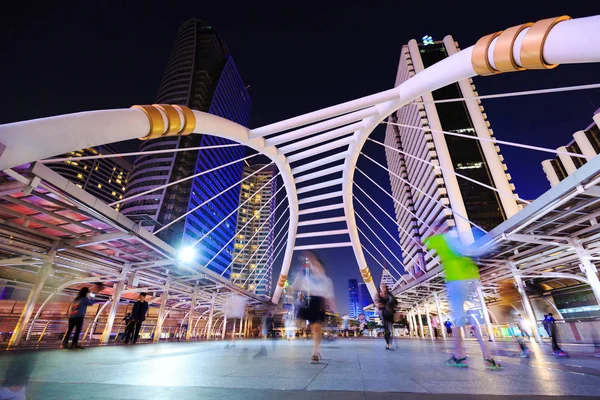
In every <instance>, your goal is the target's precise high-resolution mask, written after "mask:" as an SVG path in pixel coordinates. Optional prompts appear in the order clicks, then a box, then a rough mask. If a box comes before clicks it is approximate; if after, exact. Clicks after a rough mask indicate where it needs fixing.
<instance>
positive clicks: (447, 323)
mask: <svg viewBox="0 0 600 400" xmlns="http://www.w3.org/2000/svg"><path fill="white" fill-rule="evenodd" d="M444 326H445V327H446V335H448V337H452V322H450V318H446V321H445V322H444Z"/></svg>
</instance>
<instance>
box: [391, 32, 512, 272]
mask: <svg viewBox="0 0 600 400" xmlns="http://www.w3.org/2000/svg"><path fill="white" fill-rule="evenodd" d="M457 46H458V45H457V43H456V42H455V41H454V39H453V38H452V36H446V37H445V38H444V40H443V41H436V42H434V41H433V40H432V39H431V38H430V37H425V38H424V40H423V43H417V41H416V40H411V41H410V42H409V43H408V45H405V46H402V51H401V54H400V63H399V66H398V73H397V76H396V86H397V85H399V84H401V83H402V82H404V81H406V80H408V79H410V78H411V77H412V76H414V75H415V74H418V73H420V72H422V71H423V70H424V69H425V68H427V67H429V66H431V65H433V64H435V63H437V62H439V61H441V60H443V59H445V58H446V57H449V56H450V55H452V54H455V53H457V52H458V51H459V50H458V47H457ZM475 96H477V92H476V91H475V87H474V86H473V82H472V80H470V79H468V80H462V81H460V82H457V83H455V84H451V85H448V86H445V87H443V88H440V89H438V90H435V91H433V92H431V93H427V94H425V95H423V96H422V98H419V99H417V102H415V103H409V104H407V105H406V106H404V107H402V108H401V109H399V110H398V111H397V112H395V113H394V114H392V115H391V116H390V117H389V119H388V122H391V123H397V124H400V125H403V126H398V125H388V126H387V129H386V137H385V143H386V145H388V146H390V147H392V148H394V149H397V151H394V150H392V149H389V148H386V158H387V163H388V167H389V169H390V171H391V172H393V173H394V174H395V175H397V176H399V177H400V178H398V177H397V176H394V175H392V174H390V183H391V188H392V194H393V196H394V198H395V199H396V200H397V202H395V204H394V206H395V210H396V218H397V221H398V225H399V234H400V245H401V247H402V251H403V258H404V263H405V265H406V267H407V270H408V271H410V272H411V273H412V274H413V275H414V276H418V275H421V274H423V273H424V271H426V270H429V269H431V268H432V267H433V266H434V265H436V262H435V260H434V259H433V257H431V256H430V255H428V254H427V253H426V252H424V251H423V248H422V240H423V238H424V237H426V236H428V235H429V234H430V233H431V227H432V226H433V225H434V224H435V223H436V222H437V221H441V220H445V221H446V223H447V224H448V225H449V226H456V228H457V230H458V233H459V235H460V237H461V239H462V240H463V242H464V243H465V244H470V243H471V242H473V240H474V239H475V238H477V237H478V236H480V235H481V234H482V232H481V231H480V230H478V229H477V228H473V226H471V225H470V224H469V222H468V220H470V221H472V222H473V223H474V224H477V225H478V226H480V227H481V228H483V229H484V230H486V231H489V230H490V229H492V228H494V227H495V226H497V225H498V224H500V223H501V222H502V221H504V220H505V219H507V218H508V217H510V216H512V215H514V214H515V213H517V212H518V211H519V210H520V206H519V205H518V204H517V201H516V200H515V199H514V198H513V197H512V196H510V194H513V193H514V190H515V188H514V185H513V184H511V183H510V179H511V178H510V175H509V174H507V172H506V170H507V168H506V165H504V164H503V163H502V161H503V158H502V156H501V155H500V154H499V148H498V147H495V146H494V145H493V143H491V142H489V141H479V140H474V139H469V138H464V137H457V136H451V135H445V134H442V133H439V132H438V133H436V132H434V130H435V131H447V132H453V133H457V134H462V135H467V136H474V137H478V138H483V139H486V138H487V139H489V138H491V137H492V134H493V132H492V131H491V129H489V127H490V123H489V122H488V121H487V115H486V114H485V113H484V112H483V106H481V102H480V101H479V100H478V99H474V98H473V97H475ZM460 98H464V99H465V100H464V101H452V102H444V103H434V101H438V100H448V99H460ZM421 100H422V102H421ZM413 127H414V128H413ZM420 128H430V129H431V130H432V131H426V130H425V131H424V130H422V129H420ZM417 158H418V159H417ZM419 159H421V160H423V161H421V160H419ZM424 161H426V162H427V163H429V164H427V163H426V162H424ZM434 166H436V167H434ZM437 166H439V167H440V168H437ZM456 173H459V174H462V175H464V176H467V177H469V178H471V179H473V180H476V181H479V182H481V183H482V184H485V185H488V186H493V187H495V188H497V189H498V190H500V191H501V192H503V193H506V194H502V195H500V194H498V193H497V192H495V191H492V190H490V189H487V188H484V187H482V186H480V185H478V184H475V183H473V182H470V181H468V180H466V179H464V178H462V177H458V176H457V175H456ZM444 206H445V207H446V208H445V207H444ZM450 210H454V213H453V212H451V211H450Z"/></svg>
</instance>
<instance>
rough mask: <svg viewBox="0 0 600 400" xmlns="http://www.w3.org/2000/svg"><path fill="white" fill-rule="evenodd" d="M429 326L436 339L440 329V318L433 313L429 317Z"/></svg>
mask: <svg viewBox="0 0 600 400" xmlns="http://www.w3.org/2000/svg"><path fill="white" fill-rule="evenodd" d="M431 327H432V328H433V335H434V336H435V338H436V339H437V338H438V335H439V329H440V320H439V319H438V317H436V316H435V315H434V316H432V317H431Z"/></svg>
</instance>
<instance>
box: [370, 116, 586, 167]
mask: <svg viewBox="0 0 600 400" xmlns="http://www.w3.org/2000/svg"><path fill="white" fill-rule="evenodd" d="M381 123H382V124H385V125H394V126H399V127H403V128H414V129H418V130H421V131H425V132H432V133H436V134H443V135H450V136H457V137H461V138H465V139H473V140H480V141H482V142H491V143H494V144H503V145H506V146H512V147H520V148H522V149H529V150H537V151H542V152H545V153H552V154H557V155H564V156H570V157H577V158H585V159H588V160H589V159H592V158H594V157H592V156H586V155H583V154H578V153H571V152H570V151H559V150H554V149H548V148H546V147H539V146H531V145H528V144H521V143H514V142H508V141H506V140H498V139H496V138H483V137H479V136H473V135H465V134H462V133H456V132H448V131H442V130H439V129H432V128H429V127H421V126H413V125H407V124H399V123H397V122H389V121H382V122H381Z"/></svg>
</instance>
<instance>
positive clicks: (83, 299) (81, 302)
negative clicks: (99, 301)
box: [62, 287, 95, 350]
mask: <svg viewBox="0 0 600 400" xmlns="http://www.w3.org/2000/svg"><path fill="white" fill-rule="evenodd" d="M94 297H95V295H94V294H93V293H91V292H90V289H89V288H87V287H82V288H81V289H79V293H77V297H75V300H73V303H72V304H71V311H70V313H69V327H68V329H67V331H66V332H65V336H64V337H63V343H62V348H63V349H68V350H82V349H83V346H80V345H79V335H80V334H81V327H82V326H83V319H84V318H85V313H86V312H87V308H88V306H91V305H92V304H94ZM73 329H75V334H74V335H73V342H72V343H71V346H69V338H70V337H71V332H73Z"/></svg>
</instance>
